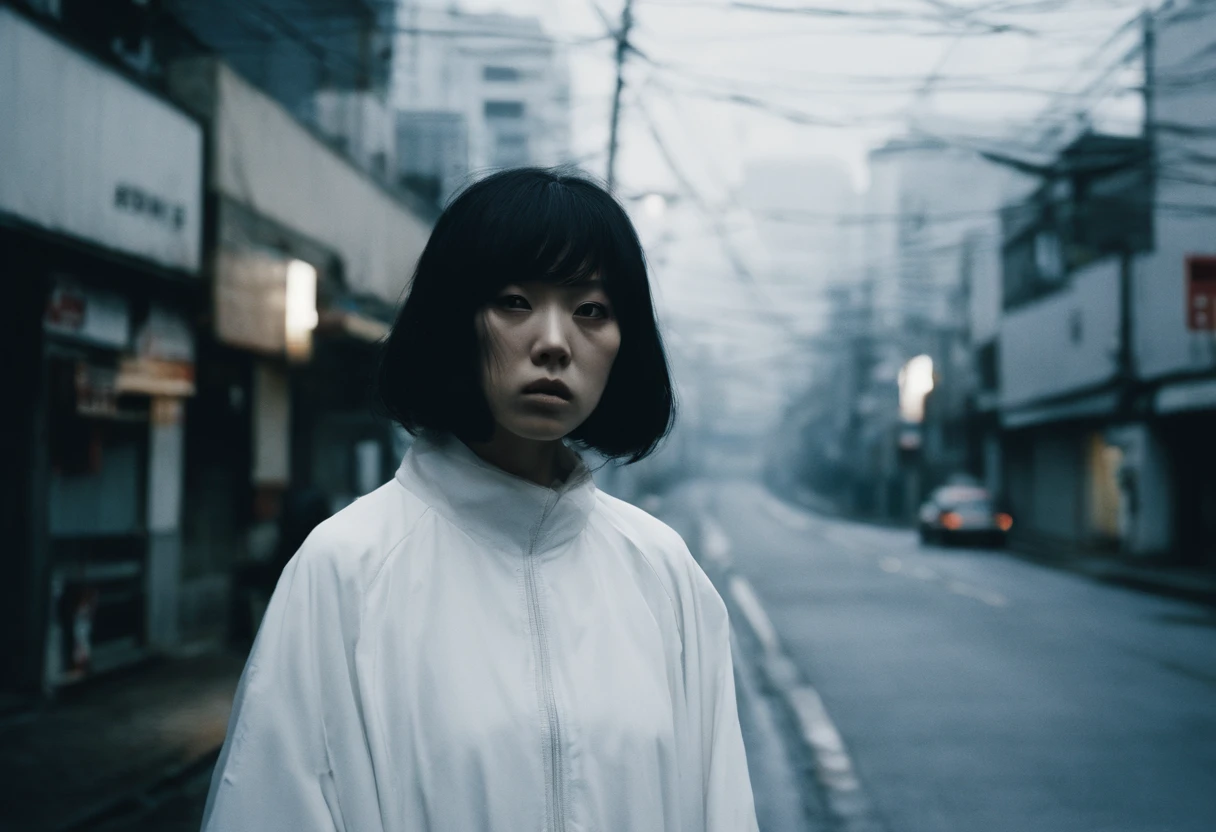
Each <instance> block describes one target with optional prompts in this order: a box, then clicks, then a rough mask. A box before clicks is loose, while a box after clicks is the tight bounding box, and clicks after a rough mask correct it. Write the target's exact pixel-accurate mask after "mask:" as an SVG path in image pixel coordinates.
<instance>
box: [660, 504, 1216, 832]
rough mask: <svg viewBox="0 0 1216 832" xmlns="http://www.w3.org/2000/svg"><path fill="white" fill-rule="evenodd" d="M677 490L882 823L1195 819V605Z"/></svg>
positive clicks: (1207, 733)
mask: <svg viewBox="0 0 1216 832" xmlns="http://www.w3.org/2000/svg"><path fill="white" fill-rule="evenodd" d="M681 501H682V502H683V504H684V505H685V506H694V507H699V510H700V512H701V522H702V523H704V522H706V521H705V518H710V519H709V521H708V522H709V524H710V527H711V531H710V532H709V535H710V536H713V535H716V534H717V533H718V531H720V532H722V533H723V534H724V535H725V538H726V539H727V540H729V550H727V549H726V547H725V545H724V544H723V543H721V542H719V543H717V544H716V545H717V547H718V552H717V553H716V556H717V558H718V559H719V560H723V559H726V558H729V560H730V562H731V566H732V567H733V568H734V569H735V570H737V571H738V572H739V573H741V574H743V575H744V576H746V577H747V579H748V580H750V581H751V583H752V585H753V586H754V587H755V590H756V594H757V595H758V596H759V598H760V600H761V602H762V603H763V605H764V608H765V610H766V611H767V613H768V615H769V616H770V617H771V620H772V622H773V625H774V626H775V628H776V630H777V633H778V635H779V637H780V639H781V640H782V642H783V644H784V646H785V648H786V650H787V651H788V653H789V654H790V656H791V657H792V658H793V660H794V662H795V664H797V665H798V667H799V669H800V670H801V671H802V672H803V674H804V675H805V676H806V677H807V678H808V679H809V681H810V682H811V684H813V685H814V686H815V688H816V689H817V690H818V691H819V693H820V695H821V696H822V698H823V701H824V703H825V705H826V708H827V711H828V714H829V716H830V717H831V719H832V720H833V721H834V722H835V724H836V726H837V728H838V729H839V731H840V733H841V735H842V736H843V739H844V742H845V744H846V746H847V748H848V751H849V753H850V754H851V756H852V761H853V765H854V767H855V769H856V771H857V773H858V775H859V779H860V781H861V785H862V789H863V790H864V792H865V793H866V797H867V798H868V800H869V802H870V803H871V804H872V805H873V807H874V814H875V815H876V816H877V819H878V820H879V822H880V823H881V825H882V827H883V828H886V829H888V830H892V832H895V830H898V832H936V830H980V829H982V830H991V832H1000V831H1001V830H1025V829H1035V830H1044V832H1051V831H1052V830H1098V829H1101V830H1150V829H1151V830H1155V831H1157V830H1159V831H1160V832H1165V830H1171V831H1173V830H1177V831H1178V832H1182V831H1183V830H1196V832H1198V830H1206V829H1210V828H1211V820H1212V818H1213V817H1214V816H1216V697H1213V689H1214V688H1216V615H1214V614H1213V612H1212V611H1211V610H1210V609H1207V608H1204V607H1199V606H1194V605H1190V604H1186V603H1182V602H1176V601H1171V600H1163V599H1161V598H1156V597H1151V596H1147V595H1142V594H1138V593H1136V592H1132V591H1129V590H1124V589H1120V588H1115V587H1108V586H1104V585H1101V584H1098V583H1095V582H1094V581H1092V580H1090V579H1088V578H1084V577H1079V576H1076V575H1072V574H1067V573H1063V572H1059V571H1056V570H1052V569H1049V568H1045V567H1042V566H1038V565H1034V564H1030V563H1027V562H1024V561H1022V560H1019V559H1017V558H1015V557H1013V556H1010V555H1006V554H1004V553H1001V552H998V551H990V550H977V549H962V548H941V547H923V546H921V544H920V543H919V542H918V541H917V540H916V537H915V534H914V532H912V531H909V530H903V529H898V530H896V529H885V528H881V527H876V526H865V525H860V524H855V523H848V522H844V521H839V520H834V519H829V518H824V517H822V516H817V515H812V514H809V513H806V512H803V511H801V510H798V509H795V508H792V507H790V506H788V505H787V504H784V503H782V502H780V501H778V500H777V499H775V498H774V497H773V496H772V495H770V494H769V493H767V492H766V491H764V490H763V489H762V488H761V487H760V486H757V485H754V484H751V483H746V482H741V481H736V482H724V483H715V484H713V485H705V484H701V485H698V486H696V487H690V488H688V489H686V490H685V491H683V492H682V493H681ZM715 527H716V530H714V529H715ZM702 535H703V537H704V536H705V532H704V531H703V532H702ZM702 548H706V546H705V542H704V540H703V541H702ZM709 548H711V549H712V548H713V547H712V546H711V547H709ZM709 566H710V568H711V571H712V564H709ZM720 589H721V590H722V591H723V594H724V595H725V594H726V590H725V588H724V587H720ZM735 626H736V629H738V628H739V626H740V622H739V620H738V617H736V621H735Z"/></svg>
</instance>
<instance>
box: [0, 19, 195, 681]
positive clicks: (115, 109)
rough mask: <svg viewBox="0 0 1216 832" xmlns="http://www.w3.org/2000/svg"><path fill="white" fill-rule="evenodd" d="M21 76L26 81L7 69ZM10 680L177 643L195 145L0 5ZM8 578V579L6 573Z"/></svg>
mask: <svg viewBox="0 0 1216 832" xmlns="http://www.w3.org/2000/svg"><path fill="white" fill-rule="evenodd" d="M18 67H19V68H20V71H17V69H18ZM0 111H2V112H5V113H7V114H9V115H10V116H11V117H10V118H5V119H2V120H0V158H3V159H6V160H12V159H17V160H20V164H9V165H5V166H4V169H3V175H0V252H2V254H0V261H2V264H0V268H2V270H3V272H4V274H5V276H6V278H7V279H6V281H5V292H6V303H5V304H0V306H3V307H4V313H3V318H4V319H3V321H2V322H0V323H2V324H3V325H2V326H0V330H3V336H2V337H3V339H4V340H3V345H4V347H5V354H6V356H7V357H8V362H7V363H8V364H9V366H11V367H13V368H14V370H13V373H12V378H11V379H10V380H11V381H12V383H13V387H11V388H10V391H11V392H14V393H15V394H16V396H15V398H16V400H17V401H20V402H22V403H23V404H24V405H25V406H24V407H23V408H22V410H21V411H20V415H21V418H20V428H19V429H18V430H16V431H13V432H12V433H11V434H10V435H9V436H6V437H5V439H4V442H5V448H4V449H3V450H4V452H5V453H6V458H7V459H8V460H9V461H10V464H9V465H6V466H5V468H4V474H3V488H4V493H3V497H4V498H5V507H4V516H5V529H4V533H5V535H6V538H8V539H9V540H14V541H16V543H17V545H16V546H15V547H14V550H13V557H12V559H11V561H10V563H11V567H10V568H11V570H12V571H11V572H10V573H9V574H6V581H5V583H6V586H5V589H4V590H3V592H4V598H3V603H2V604H0V606H2V608H3V610H2V612H0V616H3V619H4V620H3V626H4V627H5V629H6V636H8V637H7V638H6V639H5V648H4V650H5V655H4V657H3V659H4V667H5V670H6V672H5V673H4V678H5V680H6V681H7V682H9V683H10V684H11V690H10V691H9V692H10V693H11V692H17V693H22V694H26V695H28V694H31V693H36V692H38V691H43V692H49V691H51V690H54V689H55V688H58V687H61V686H63V685H66V684H71V683H73V682H76V681H80V680H82V679H86V678H88V677H90V676H92V675H95V674H98V673H103V672H105V671H107V670H111V669H113V668H116V667H121V666H124V665H126V664H129V663H130V662H132V661H135V660H138V659H139V658H141V657H143V656H146V655H148V654H149V653H150V652H151V651H155V650H158V649H162V648H167V647H170V646H172V645H173V644H174V643H175V642H176V639H177V614H178V610H177V586H178V581H179V576H178V570H179V560H180V554H179V553H180V547H181V532H180V525H181V524H180V516H181V505H182V497H183V495H182V471H183V465H182V451H183V441H182V440H183V431H184V423H183V418H184V416H183V414H184V401H185V400H186V399H188V398H189V397H190V396H191V395H193V393H194V389H195V383H194V372H195V336H194V325H193V321H194V320H195V318H196V317H197V315H198V312H199V309H200V301H201V300H202V299H203V298H204V294H203V292H202V286H201V284H200V279H199V274H200V271H201V228H202V149H203V131H202V128H201V126H200V125H199V124H198V122H197V121H195V120H194V119H192V118H190V117H189V116H187V115H186V114H184V113H183V112H181V111H180V110H179V109H177V108H176V107H174V106H173V105H172V104H170V103H168V102H166V101H165V100H163V99H161V98H160V97H158V96H157V95H155V94H154V93H152V92H149V91H148V90H146V89H144V88H142V87H141V86H140V85H138V84H137V83H135V82H133V81H130V80H128V79H127V78H125V77H124V76H123V75H121V74H120V73H119V72H117V71H115V70H113V69H111V68H109V67H107V66H106V65H104V64H102V63H101V62H99V61H97V60H95V59H93V58H91V57H88V56H86V55H84V54H82V53H80V52H79V51H77V50H76V49H74V48H73V47H71V46H69V45H67V44H66V43H64V42H62V41H61V40H59V39H58V38H57V37H56V36H55V35H53V34H51V33H50V32H48V31H46V30H44V29H43V28H41V27H40V26H39V25H37V24H34V23H31V22H30V21H28V20H26V19H25V18H23V17H22V16H21V15H19V14H18V13H17V12H16V11H14V10H12V9H10V8H6V7H0ZM6 565H7V564H6Z"/></svg>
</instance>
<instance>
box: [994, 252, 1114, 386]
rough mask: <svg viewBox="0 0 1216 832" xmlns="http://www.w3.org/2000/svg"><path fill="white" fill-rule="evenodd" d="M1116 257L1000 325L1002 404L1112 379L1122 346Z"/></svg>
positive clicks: (1087, 270) (1088, 269) (1078, 274)
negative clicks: (1118, 352) (1120, 345)
mask: <svg viewBox="0 0 1216 832" xmlns="http://www.w3.org/2000/svg"><path fill="white" fill-rule="evenodd" d="M1119 269H1120V264H1119V261H1118V260H1117V259H1113V258H1112V259H1108V260H1102V261H1099V262H1097V263H1094V264H1091V265H1090V266H1087V267H1085V268H1084V269H1081V270H1080V271H1078V272H1076V273H1075V274H1074V275H1073V276H1072V278H1071V279H1070V281H1069V284H1068V286H1066V287H1065V288H1064V289H1062V290H1060V291H1059V292H1056V293H1054V294H1052V295H1049V296H1048V297H1045V298H1043V299H1041V300H1039V301H1036V302H1034V303H1032V304H1029V305H1027V306H1024V307H1021V308H1019V309H1016V310H1013V311H1011V312H1008V313H1007V314H1006V315H1005V317H1004V319H1003V320H1002V321H1001V332H1000V359H999V360H1000V378H1001V392H1000V396H1001V406H1002V407H1005V408H1008V407H1017V406H1019V405H1023V404H1028V403H1030V402H1034V401H1036V400H1038V399H1044V398H1050V397H1052V396H1059V395H1064V394H1067V393H1071V392H1074V391H1077V390H1081V389H1084V388H1086V387H1091V386H1093V385H1096V384H1100V383H1102V382H1104V381H1107V380H1109V379H1111V378H1113V377H1114V374H1115V372H1116V370H1117V351H1118V345H1119Z"/></svg>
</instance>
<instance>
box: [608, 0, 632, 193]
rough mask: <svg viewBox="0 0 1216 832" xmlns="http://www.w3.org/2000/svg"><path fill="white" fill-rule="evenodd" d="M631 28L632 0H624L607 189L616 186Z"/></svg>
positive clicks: (617, 56) (610, 134)
mask: <svg viewBox="0 0 1216 832" xmlns="http://www.w3.org/2000/svg"><path fill="white" fill-rule="evenodd" d="M631 28H633V0H625V8H624V9H622V10H621V27H620V29H619V30H617V33H616V92H615V93H614V94H613V96H612V125H611V127H610V128H609V133H608V190H612V189H613V188H614V187H615V186H616V148H617V129H618V126H619V124H620V120H621V91H622V90H623V89H624V88H625V56H626V54H627V53H628V51H629V30H630V29H631Z"/></svg>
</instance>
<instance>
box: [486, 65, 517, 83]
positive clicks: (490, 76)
mask: <svg viewBox="0 0 1216 832" xmlns="http://www.w3.org/2000/svg"><path fill="white" fill-rule="evenodd" d="M519 76H520V72H519V70H518V69H516V68H515V67H513V66H483V67H482V68H481V77H482V80H484V81H518V80H519Z"/></svg>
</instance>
